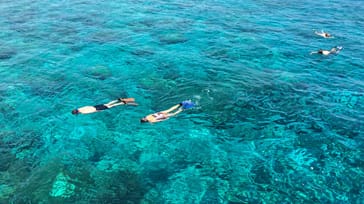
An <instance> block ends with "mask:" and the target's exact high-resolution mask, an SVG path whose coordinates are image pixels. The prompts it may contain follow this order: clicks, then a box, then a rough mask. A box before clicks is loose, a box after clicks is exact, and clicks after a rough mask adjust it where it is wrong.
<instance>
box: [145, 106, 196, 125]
mask: <svg viewBox="0 0 364 204" xmlns="http://www.w3.org/2000/svg"><path fill="white" fill-rule="evenodd" d="M194 106H195V104H194V103H193V102H191V101H183V102H182V103H180V104H177V105H174V106H172V107H171V108H170V109H168V110H165V111H161V112H158V113H154V114H150V115H147V116H146V117H144V118H142V119H140V122H142V123H145V122H150V123H156V122H161V121H164V120H167V119H169V118H170V117H172V116H175V115H177V114H178V113H180V112H182V111H183V110H185V109H189V108H193V107H194ZM173 111H174V112H173Z"/></svg>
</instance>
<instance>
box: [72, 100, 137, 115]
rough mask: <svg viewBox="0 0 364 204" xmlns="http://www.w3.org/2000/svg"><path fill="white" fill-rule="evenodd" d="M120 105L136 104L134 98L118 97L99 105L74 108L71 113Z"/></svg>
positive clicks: (96, 110)
mask: <svg viewBox="0 0 364 204" xmlns="http://www.w3.org/2000/svg"><path fill="white" fill-rule="evenodd" d="M120 105H134V106H136V105H138V104H136V103H135V99H134V98H119V99H117V100H113V101H110V102H109V103H106V104H100V105H95V106H84V107H81V108H77V109H75V110H73V111H72V114H74V115H77V114H89V113H95V112H99V111H103V110H106V109H109V108H112V107H115V106H120Z"/></svg>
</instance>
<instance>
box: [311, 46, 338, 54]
mask: <svg viewBox="0 0 364 204" xmlns="http://www.w3.org/2000/svg"><path fill="white" fill-rule="evenodd" d="M342 49H343V47H341V46H336V47H333V48H331V50H323V49H319V50H318V51H316V52H311V53H310V54H311V55H312V54H321V55H329V54H338V53H339V52H340V51H341V50H342Z"/></svg>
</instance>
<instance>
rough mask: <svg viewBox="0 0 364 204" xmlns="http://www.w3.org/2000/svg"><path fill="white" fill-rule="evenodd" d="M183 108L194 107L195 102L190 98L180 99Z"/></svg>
mask: <svg viewBox="0 0 364 204" xmlns="http://www.w3.org/2000/svg"><path fill="white" fill-rule="evenodd" d="M180 105H181V106H182V108H183V109H189V108H193V107H195V104H194V103H193V102H192V101H191V100H187V101H182V102H181V103H180Z"/></svg>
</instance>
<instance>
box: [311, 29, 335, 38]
mask: <svg viewBox="0 0 364 204" xmlns="http://www.w3.org/2000/svg"><path fill="white" fill-rule="evenodd" d="M315 34H316V35H319V36H321V37H324V38H333V36H332V35H331V34H329V33H326V32H324V31H323V30H321V32H318V31H315Z"/></svg>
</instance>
